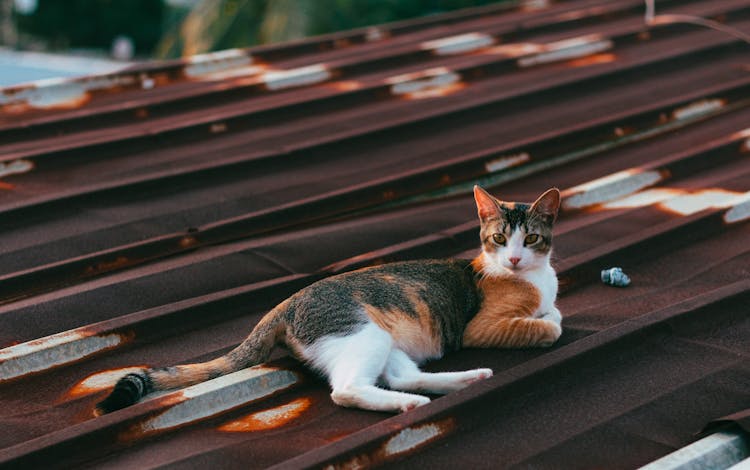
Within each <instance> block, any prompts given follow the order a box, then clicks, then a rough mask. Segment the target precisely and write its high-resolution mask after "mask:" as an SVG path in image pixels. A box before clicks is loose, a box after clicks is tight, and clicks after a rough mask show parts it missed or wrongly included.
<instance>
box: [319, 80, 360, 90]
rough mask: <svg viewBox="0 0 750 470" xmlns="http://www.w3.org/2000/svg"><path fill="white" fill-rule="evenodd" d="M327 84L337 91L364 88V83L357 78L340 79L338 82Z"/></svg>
mask: <svg viewBox="0 0 750 470" xmlns="http://www.w3.org/2000/svg"><path fill="white" fill-rule="evenodd" d="M325 86H327V87H329V88H333V89H334V90H336V91H354V90H359V89H360V88H362V83H360V82H358V81H357V80H339V81H337V82H333V83H328V84H326V85H325Z"/></svg>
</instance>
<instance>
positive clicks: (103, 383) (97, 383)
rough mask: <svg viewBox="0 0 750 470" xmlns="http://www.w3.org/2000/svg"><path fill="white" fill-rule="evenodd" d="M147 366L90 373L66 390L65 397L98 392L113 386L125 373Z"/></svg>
mask: <svg viewBox="0 0 750 470" xmlns="http://www.w3.org/2000/svg"><path fill="white" fill-rule="evenodd" d="M146 367H148V366H145V365H142V366H131V367H121V368H118V369H110V370H105V371H102V372H97V373H95V374H91V375H89V376H88V377H86V378H85V379H83V380H81V381H80V382H78V383H77V384H75V385H74V386H73V387H71V388H70V390H68V392H67V393H66V394H65V397H66V398H68V399H70V398H78V397H82V396H85V395H90V394H92V393H96V392H100V391H102V390H106V389H108V388H111V387H114V385H115V383H117V381H118V380H120V379H121V378H122V377H124V376H125V375H127V374H134V373H136V372H140V371H141V370H143V369H145V368H146Z"/></svg>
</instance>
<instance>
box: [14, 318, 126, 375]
mask: <svg viewBox="0 0 750 470" xmlns="http://www.w3.org/2000/svg"><path fill="white" fill-rule="evenodd" d="M126 339H130V338H126V337H125V336H124V335H121V334H107V335H101V336H100V335H95V334H91V333H89V332H87V331H86V330H85V329H77V330H70V331H65V332H63V333H57V334H54V335H51V336H46V337H44V338H40V339H35V340H33V341H27V342H25V343H21V344H17V345H15V346H10V347H8V348H5V349H2V350H0V381H4V380H10V379H15V378H18V377H22V376H24V375H28V374H32V373H34V372H39V371H43V370H47V369H51V368H53V367H55V366H60V365H63V364H69V363H71V362H74V361H77V360H79V359H82V358H84V357H87V356H91V355H92V354H96V353H99V352H102V351H105V350H108V349H111V348H114V347H117V346H120V345H122V344H123V343H124V342H125V341H126Z"/></svg>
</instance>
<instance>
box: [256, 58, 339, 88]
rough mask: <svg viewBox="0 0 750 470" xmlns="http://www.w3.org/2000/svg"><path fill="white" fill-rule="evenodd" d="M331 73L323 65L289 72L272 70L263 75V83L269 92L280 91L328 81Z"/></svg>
mask: <svg viewBox="0 0 750 470" xmlns="http://www.w3.org/2000/svg"><path fill="white" fill-rule="evenodd" d="M331 76H332V74H331V71H330V70H328V67H326V66H325V64H315V65H309V66H307V67H300V68H296V69H291V70H272V71H269V72H266V73H265V74H263V82H264V83H265V84H266V86H267V87H268V89H269V90H282V89H284V88H292V87H298V86H305V85H312V84H313V83H319V82H323V81H326V80H328V79H330V78H331Z"/></svg>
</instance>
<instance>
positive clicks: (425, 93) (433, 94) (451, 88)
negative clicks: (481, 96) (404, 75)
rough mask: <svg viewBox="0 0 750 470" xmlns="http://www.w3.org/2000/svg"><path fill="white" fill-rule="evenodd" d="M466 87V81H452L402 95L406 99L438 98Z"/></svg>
mask: <svg viewBox="0 0 750 470" xmlns="http://www.w3.org/2000/svg"><path fill="white" fill-rule="evenodd" d="M464 88H466V83H464V82H459V83H453V84H450V85H448V86H443V87H439V88H427V89H424V90H420V91H417V92H414V93H407V94H405V95H404V96H403V97H404V98H405V99H407V100H423V99H425V98H440V97H442V96H448V95H452V94H453V93H456V92H459V91H461V90H463V89H464Z"/></svg>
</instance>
